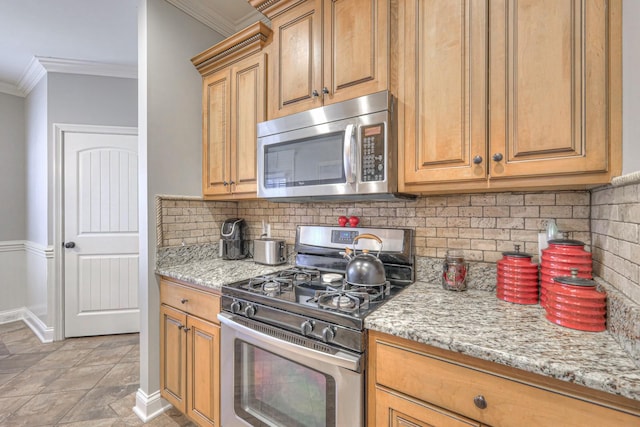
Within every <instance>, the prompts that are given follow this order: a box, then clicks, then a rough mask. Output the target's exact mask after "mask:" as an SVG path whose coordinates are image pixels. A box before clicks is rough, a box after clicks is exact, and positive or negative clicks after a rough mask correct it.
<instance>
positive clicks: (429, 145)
mask: <svg viewBox="0 0 640 427" xmlns="http://www.w3.org/2000/svg"><path fill="white" fill-rule="evenodd" d="M399 19H400V22H404V27H403V28H401V29H400V31H399V37H400V45H401V46H404V49H403V50H402V57H401V60H400V65H399V76H400V84H399V95H398V97H399V105H400V118H401V123H402V118H403V120H404V126H400V134H399V141H401V143H402V142H404V143H403V144H401V145H400V148H401V151H400V165H399V168H400V176H399V182H400V185H399V186H400V190H401V191H406V192H423V193H441V192H460V191H486V190H488V189H489V190H493V189H495V190H505V189H520V190H526V189H543V188H566V187H573V188H584V187H585V186H588V185H596V184H604V183H608V182H609V181H610V180H611V177H612V176H615V175H617V174H619V173H620V172H621V144H622V134H621V115H622V105H621V46H622V41H621V34H620V27H621V4H620V0H517V1H516V0H489V1H484V0H468V1H459V2H453V1H447V0H405V1H402V2H400V18H399Z"/></svg>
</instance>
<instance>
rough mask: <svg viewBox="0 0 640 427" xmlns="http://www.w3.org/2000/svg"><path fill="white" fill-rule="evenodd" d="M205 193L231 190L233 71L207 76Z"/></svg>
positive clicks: (203, 148) (204, 115) (203, 100)
mask: <svg viewBox="0 0 640 427" xmlns="http://www.w3.org/2000/svg"><path fill="white" fill-rule="evenodd" d="M203 86H204V87H203V91H204V93H203V96H202V111H203V126H202V138H203V144H202V193H203V194H204V195H205V196H212V195H220V194H227V193H229V191H230V186H229V181H230V180H231V172H230V170H229V157H230V155H231V153H230V139H231V70H230V69H225V70H223V71H220V72H218V73H215V74H211V75H209V76H206V77H204V78H203Z"/></svg>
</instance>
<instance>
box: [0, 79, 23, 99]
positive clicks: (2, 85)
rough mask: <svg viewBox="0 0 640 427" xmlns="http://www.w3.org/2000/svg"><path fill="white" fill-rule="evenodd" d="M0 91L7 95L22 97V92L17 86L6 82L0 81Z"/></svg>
mask: <svg viewBox="0 0 640 427" xmlns="http://www.w3.org/2000/svg"><path fill="white" fill-rule="evenodd" d="M0 93H6V94H7V95H13V96H19V97H24V93H22V91H20V89H18V86H16V85H13V84H11V83H7V82H0Z"/></svg>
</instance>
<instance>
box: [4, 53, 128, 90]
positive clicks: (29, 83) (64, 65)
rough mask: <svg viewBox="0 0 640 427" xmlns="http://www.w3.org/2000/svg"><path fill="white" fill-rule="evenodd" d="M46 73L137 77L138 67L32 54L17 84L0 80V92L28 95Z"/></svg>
mask: <svg viewBox="0 0 640 427" xmlns="http://www.w3.org/2000/svg"><path fill="white" fill-rule="evenodd" d="M47 73H64V74H84V75H89V76H102V77H119V78H124V79H137V78H138V67H137V66H135V65H120V64H109V63H106V62H96V61H82V60H78V59H64V58H49V57H40V56H34V57H33V58H32V59H31V62H29V65H28V66H27V68H26V69H25V71H24V73H23V74H22V77H21V78H20V81H19V82H18V84H17V86H14V85H11V84H10V83H3V82H0V92H4V93H8V94H10V95H16V96H22V97H25V96H27V95H29V93H30V92H31V91H32V90H33V88H34V87H35V86H36V85H37V84H38V83H39V82H40V80H41V79H42V78H43V77H44V76H46V75H47Z"/></svg>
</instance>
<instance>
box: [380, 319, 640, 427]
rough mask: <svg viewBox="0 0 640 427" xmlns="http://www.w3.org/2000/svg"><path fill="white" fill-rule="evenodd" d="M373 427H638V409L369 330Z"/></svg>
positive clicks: (623, 401)
mask: <svg viewBox="0 0 640 427" xmlns="http://www.w3.org/2000/svg"><path fill="white" fill-rule="evenodd" d="M367 366H368V367H369V371H368V380H367V381H368V384H367V392H368V401H367V404H368V409H367V416H368V422H367V425H369V426H378V427H382V426H385V427H386V426H389V427H391V426H403V425H404V426H414V425H415V426H434V427H439V426H481V425H488V426H549V427H552V426H553V427H555V426H564V427H572V426H575V427H585V426H594V427H595V426H605V425H610V426H631V425H638V424H639V423H640V409H639V408H638V407H637V404H636V403H635V402H631V401H629V400H628V399H625V398H618V397H617V396H609V395H606V396H605V393H602V392H595V391H592V390H589V389H586V388H584V387H580V386H576V385H573V384H566V385H565V384H563V383H562V382H561V381H559V380H551V379H549V378H546V377H540V376H537V375H534V374H530V373H526V372H524V371H519V370H516V369H513V368H508V367H505V366H501V365H497V364H494V363H491V362H486V361H481V360H478V359H473V358H470V357H468V356H464V355H459V354H457V353H453V352H450V351H446V350H441V349H437V348H434V347H431V346H428V345H425V344H420V343H417V342H415V341H410V340H406V339H403V338H398V337H394V336H391V335H387V334H384V333H379V332H374V331H369V353H368V363H367Z"/></svg>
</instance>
